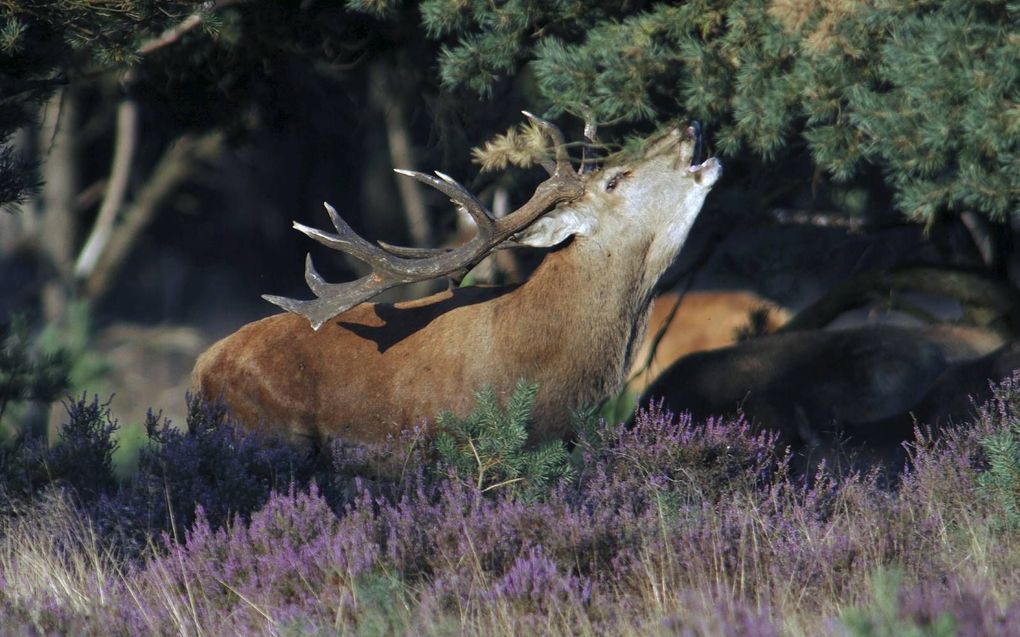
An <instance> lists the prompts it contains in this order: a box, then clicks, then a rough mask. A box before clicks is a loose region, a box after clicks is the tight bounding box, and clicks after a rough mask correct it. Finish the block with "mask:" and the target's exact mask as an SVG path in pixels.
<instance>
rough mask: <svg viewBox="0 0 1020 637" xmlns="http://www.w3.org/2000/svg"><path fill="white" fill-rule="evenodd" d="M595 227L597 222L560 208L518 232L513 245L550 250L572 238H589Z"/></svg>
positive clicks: (591, 218)
mask: <svg viewBox="0 0 1020 637" xmlns="http://www.w3.org/2000/svg"><path fill="white" fill-rule="evenodd" d="M596 227H598V222H597V221H596V220H595V219H594V218H593V217H590V216H587V215H580V214H578V212H577V211H576V210H574V209H571V208H562V209H557V210H553V211H551V212H548V213H546V214H545V215H543V216H542V217H539V218H538V219H537V220H536V221H535V222H534V223H533V224H531V225H530V226H528V227H527V228H525V229H524V230H521V231H520V232H518V233H517V238H516V240H515V241H514V243H516V244H517V245H524V246H530V247H532V248H551V247H553V246H556V245H559V244H561V243H563V242H564V241H566V240H567V239H569V238H570V237H573V236H579V237H587V236H591V234H592V233H593V232H595V228H596Z"/></svg>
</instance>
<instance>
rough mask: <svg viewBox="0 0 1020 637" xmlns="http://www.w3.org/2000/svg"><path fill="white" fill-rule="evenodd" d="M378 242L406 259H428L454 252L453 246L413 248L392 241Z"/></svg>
mask: <svg viewBox="0 0 1020 637" xmlns="http://www.w3.org/2000/svg"><path fill="white" fill-rule="evenodd" d="M376 243H378V244H379V247H380V248H382V249H383V250H385V251H387V252H389V253H390V254H395V255H396V256H398V257H403V258H405V259H427V258H429V257H434V256H436V255H437V254H449V253H451V252H453V248H412V247H409V246H398V245H393V244H392V243H387V242H385V241H376Z"/></svg>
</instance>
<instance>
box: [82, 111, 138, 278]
mask: <svg viewBox="0 0 1020 637" xmlns="http://www.w3.org/2000/svg"><path fill="white" fill-rule="evenodd" d="M137 145H138V105H137V104H136V103H135V101H134V100H132V99H125V100H123V101H121V103H120V105H119V106H118V107H117V132H116V138H115V139H114V150H113V160H112V162H111V165H110V178H109V180H108V181H107V183H106V193H105V195H104V196H103V203H102V204H101V205H100V207H99V214H98V215H97V216H96V221H95V223H93V224H92V230H91V232H89V237H88V239H87V240H86V241H85V245H84V247H82V249H81V252H79V253H78V259H77V261H76V262H75V265H74V276H75V278H77V279H86V278H88V277H89V276H91V274H92V272H93V271H94V270H95V268H96V264H97V263H98V262H99V258H100V256H101V255H102V253H103V250H104V249H106V244H107V242H108V241H109V240H110V236H111V235H112V234H113V226H114V224H115V223H116V221H117V214H118V213H119V212H120V209H121V206H123V204H124V198H125V196H126V194H127V187H128V182H129V181H130V177H131V165H132V163H133V162H134V156H135V148H136V146H137Z"/></svg>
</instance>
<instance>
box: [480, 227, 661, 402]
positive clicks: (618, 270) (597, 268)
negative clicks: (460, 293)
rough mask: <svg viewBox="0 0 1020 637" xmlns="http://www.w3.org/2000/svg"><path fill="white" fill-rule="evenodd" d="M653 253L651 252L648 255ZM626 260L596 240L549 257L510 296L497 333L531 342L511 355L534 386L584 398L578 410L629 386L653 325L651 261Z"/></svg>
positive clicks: (640, 257)
mask: <svg viewBox="0 0 1020 637" xmlns="http://www.w3.org/2000/svg"><path fill="white" fill-rule="evenodd" d="M642 250H644V251H647V246H646V247H644V248H642ZM638 252H640V251H630V252H628V253H625V252H623V251H618V250H616V249H615V248H614V247H612V246H610V245H605V244H603V243H601V242H598V241H596V240H593V239H585V240H583V241H579V240H575V241H574V242H572V243H571V244H569V245H567V246H565V247H563V248H561V249H559V250H556V251H553V252H550V253H549V254H548V255H546V258H545V259H544V260H543V262H542V264H541V265H540V266H539V268H538V269H537V270H536V271H535V273H534V274H533V275H532V276H531V277H530V278H529V279H528V281H527V282H526V283H525V284H524V285H522V286H521V287H519V288H517V289H516V290H515V291H514V292H513V293H512V294H510V295H508V296H509V297H513V298H508V299H507V301H508V302H509V303H510V304H511V305H510V306H508V311H506V312H500V316H499V317H498V321H501V322H505V323H506V324H505V325H500V326H499V327H497V329H504V330H507V332H505V333H515V334H517V335H519V337H520V338H521V339H523V341H524V342H521V343H517V344H515V346H513V349H514V350H515V351H513V352H509V351H508V352H506V353H505V354H506V355H508V356H512V357H515V358H518V359H521V360H519V362H520V363H524V364H523V365H521V366H520V369H532V370H534V376H535V377H534V378H528V379H527V380H529V381H533V382H539V383H540V384H542V383H547V384H548V383H552V384H554V385H562V384H563V383H567V382H574V383H579V384H580V385H582V386H578V387H560V388H561V389H562V390H564V391H566V392H569V395H576V396H577V404H576V405H575V406H585V405H588V404H592V403H597V402H601V401H602V400H604V399H605V398H607V397H608V396H609V395H611V394H613V393H615V392H616V391H618V390H619V388H620V387H621V385H622V383H623V381H624V380H625V375H626V373H627V370H628V369H629V365H630V361H631V358H632V355H633V353H634V352H636V350H637V346H638V345H639V344H640V340H641V338H642V336H643V333H644V327H645V323H646V322H647V315H648V312H647V310H648V306H649V302H650V298H651V289H650V287H649V286H647V284H646V282H645V281H644V277H643V264H644V254H643V253H641V254H639V253H638Z"/></svg>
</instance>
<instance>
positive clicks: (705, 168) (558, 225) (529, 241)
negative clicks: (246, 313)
mask: <svg viewBox="0 0 1020 637" xmlns="http://www.w3.org/2000/svg"><path fill="white" fill-rule="evenodd" d="M524 115H525V116H526V117H528V119H530V120H531V121H532V122H534V123H535V124H537V125H538V126H539V127H541V129H542V130H543V131H544V132H545V133H546V134H547V135H548V136H549V138H550V140H551V141H552V143H553V145H554V149H555V161H554V162H553V161H549V162H547V163H545V164H544V167H545V169H546V170H547V171H548V173H549V179H547V180H546V181H545V182H543V183H542V184H541V185H539V186H538V188H537V189H536V190H535V194H534V196H532V198H531V199H530V200H529V201H528V202H527V203H525V204H524V205H523V206H521V207H520V208H518V209H517V210H516V211H514V212H513V213H511V214H508V215H506V216H504V217H502V218H500V219H496V218H494V216H493V215H492V213H491V212H489V211H488V210H487V209H486V208H485V206H484V205H483V204H482V202H481V201H479V200H478V199H477V198H476V197H475V196H474V195H472V194H471V193H470V192H469V191H468V190H467V189H465V188H464V187H463V186H461V185H460V184H459V183H457V182H456V181H455V180H454V179H453V178H452V177H449V176H448V175H445V174H443V173H441V172H439V171H436V176H435V177H433V176H431V175H426V174H424V173H420V172H415V171H411V170H400V169H397V170H396V172H397V173H399V174H401V175H405V176H407V177H411V178H413V179H417V180H418V181H421V182H423V183H425V184H428V185H429V186H432V187H433V188H436V189H437V190H439V191H440V192H442V193H444V194H446V195H447V196H449V197H450V199H451V201H453V203H455V204H457V205H458V206H460V207H461V209H463V210H464V211H466V212H467V213H468V214H469V215H470V216H471V218H472V219H473V220H474V222H475V224H476V226H477V228H478V233H477V234H476V235H475V237H474V238H473V239H471V240H470V241H468V242H467V243H465V244H464V245H463V246H461V247H460V248H457V249H439V250H429V249H417V248H403V247H399V246H392V245H389V244H386V243H383V242H380V244H379V246H378V247H377V246H374V245H372V244H371V243H369V242H368V241H365V240H364V239H362V238H361V237H359V236H358V235H357V234H355V233H354V231H353V230H352V229H351V227H350V226H349V225H348V224H347V223H346V222H345V221H344V220H343V219H342V218H341V217H340V215H339V214H337V211H336V209H335V208H333V206H331V205H329V204H328V203H326V204H324V205H325V208H326V211H327V212H328V213H329V217H330V220H331V221H332V222H333V226H334V227H335V228H336V230H337V233H336V234H330V233H327V232H323V231H321V230H318V229H316V228H310V227H308V226H306V225H304V224H301V223H298V222H297V221H295V222H294V228H295V229H296V230H298V231H300V232H302V233H304V234H306V235H307V236H308V237H310V238H312V239H314V240H316V241H318V242H319V243H321V244H323V245H326V246H328V247H330V248H333V249H335V250H339V251H342V252H346V253H348V254H350V255H351V256H353V257H356V258H358V259H360V260H362V261H364V262H365V263H368V264H370V265H371V266H372V268H373V272H372V273H371V274H368V275H366V276H365V277H362V278H361V279H358V280H357V281H353V282H350V283H340V284H330V283H326V282H325V281H324V280H323V278H322V277H321V276H320V275H319V273H318V272H317V271H316V270H315V266H314V265H313V264H312V259H311V255H308V256H307V257H306V259H305V281H306V282H307V283H308V287H309V288H311V290H312V292H313V293H314V294H315V295H316V297H318V298H317V299H314V300H310V301H301V300H295V299H289V298H285V297H280V296H273V295H263V298H265V299H266V300H267V301H269V302H270V303H273V304H275V305H278V306H280V307H282V308H283V309H285V310H287V311H290V312H294V313H296V314H299V315H301V316H304V317H305V318H307V319H308V320H309V321H310V322H311V324H312V327H313V328H314V329H316V330H318V329H319V328H320V327H322V325H323V323H325V322H326V321H328V320H329V319H331V318H333V317H334V316H337V315H338V314H341V313H343V312H344V311H346V310H348V309H350V308H352V307H354V306H355V305H357V304H358V303H362V302H364V301H367V300H369V299H371V298H373V297H374V296H376V295H378V294H380V293H381V292H384V291H385V290H388V289H390V288H392V287H396V286H398V285H402V284H406V283H413V282H416V281H424V280H428V279H434V278H438V277H441V276H445V275H449V274H453V273H456V272H465V271H467V270H469V269H470V268H471V267H473V266H474V265H476V264H477V263H478V262H480V261H481V260H482V259H484V258H485V257H486V256H488V254H489V253H491V252H492V251H493V250H495V249H497V248H507V247H514V246H530V247H536V248H551V247H554V246H556V245H558V244H561V243H563V242H564V241H566V240H567V239H568V238H571V237H593V236H596V235H598V236H601V237H606V238H609V237H615V239H613V240H614V242H617V241H620V240H621V239H624V238H628V237H632V236H635V235H637V234H640V235H642V237H641V239H639V241H638V243H641V242H647V243H648V253H647V254H648V259H647V267H646V271H645V272H644V276H643V277H642V281H643V283H645V284H646V285H644V286H643V287H648V288H650V285H647V284H648V283H649V280H651V281H650V283H651V284H654V282H655V281H654V279H657V278H658V276H659V274H661V273H662V271H663V270H665V268H666V266H668V265H669V263H670V262H671V261H672V260H673V258H674V257H675V256H676V253H677V251H678V250H679V249H680V246H681V245H682V244H683V241H684V239H685V238H686V236H687V232H688V231H689V230H690V227H691V224H692V223H693V222H694V219H695V217H696V216H697V213H698V211H699V210H700V209H701V205H702V203H703V202H704V200H705V196H706V195H707V194H708V191H709V190H710V189H711V188H712V185H713V184H715V182H716V181H717V180H718V178H719V176H720V175H721V174H722V164H721V163H720V162H719V161H718V160H716V159H714V158H713V159H710V160H708V161H706V162H704V163H694V161H696V160H697V159H699V155H700V148H701V129H700V125H698V124H697V123H695V124H694V125H692V126H691V127H689V128H688V129H687V130H686V131H685V132H684V133H681V132H680V130H679V129H672V130H670V131H668V132H667V133H664V134H662V135H660V136H659V137H658V138H657V139H654V140H652V141H651V142H650V143H649V144H648V145H647V147H646V149H645V151H644V153H643V155H642V156H641V157H640V158H637V159H636V160H632V161H629V162H627V163H623V164H622V165H616V166H613V165H610V166H609V167H607V168H605V169H603V170H601V171H592V170H591V168H590V163H589V162H588V160H587V159H586V160H583V161H582V164H581V167H580V168H579V169H578V173H575V172H574V170H573V168H572V167H571V164H570V159H569V157H568V155H567V151H566V144H565V141H564V138H563V134H562V132H560V130H559V129H558V128H556V126H554V125H553V124H551V123H550V122H547V121H545V120H543V119H540V118H538V117H535V116H534V115H532V114H531V113H528V112H527V111H524ZM586 132H587V133H588V135H589V138H590V139H592V140H594V128H593V127H592V126H591V124H589V125H588V127H586ZM556 204H560V205H558V206H556V208H555V209H554V210H552V211H551V212H547V211H549V209H550V207H552V206H554V205H556ZM543 213H545V214H543ZM634 224H641V225H642V226H644V230H645V232H641V233H637V232H635V229H634V227H633V225H634Z"/></svg>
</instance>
